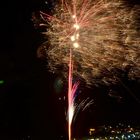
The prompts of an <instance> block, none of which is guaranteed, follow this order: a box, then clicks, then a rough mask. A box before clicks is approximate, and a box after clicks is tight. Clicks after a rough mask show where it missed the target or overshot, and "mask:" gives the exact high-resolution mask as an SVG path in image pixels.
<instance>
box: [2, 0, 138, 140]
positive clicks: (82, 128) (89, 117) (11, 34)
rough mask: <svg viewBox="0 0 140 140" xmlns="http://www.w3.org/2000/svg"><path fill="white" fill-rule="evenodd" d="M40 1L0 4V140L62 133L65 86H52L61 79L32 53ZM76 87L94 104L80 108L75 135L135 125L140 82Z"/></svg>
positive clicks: (36, 139) (39, 37) (42, 137)
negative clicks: (91, 129) (103, 127)
mask: <svg viewBox="0 0 140 140" xmlns="http://www.w3.org/2000/svg"><path fill="white" fill-rule="evenodd" d="M138 1H139V0H138ZM138 1H130V2H129V4H130V5H132V6H133V4H139V2H138ZM44 3H45V2H44V1H43V0H42V1H41V0H24V1H16V0H14V1H10V0H9V1H4V3H3V4H1V5H0V7H1V12H0V15H1V16H0V19H1V26H0V28H1V30H0V31H1V44H0V140H23V139H24V140H31V139H33V140H46V139H48V137H49V138H50V137H51V139H52V140H55V139H56V140H59V139H60V136H61V135H62V136H63V135H65V133H66V132H67V124H66V116H65V112H66V108H67V107H66V104H67V103H66V100H64V96H65V94H66V93H67V90H66V87H64V84H62V85H61V86H60V85H57V83H58V81H59V80H60V81H61V77H60V76H58V75H54V74H52V73H49V72H48V70H47V62H46V61H45V60H43V59H40V58H38V57H37V49H38V47H39V46H40V45H41V43H42V42H43V37H42V35H41V33H40V30H39V29H36V28H35V27H34V24H33V22H32V20H31V17H32V13H33V12H35V11H38V10H42V9H43V10H44V9H45V8H46V7H45V4H44ZM58 90H59V91H58ZM78 91H79V92H81V98H87V97H90V98H91V99H93V100H94V103H93V105H91V106H90V107H89V108H88V109H87V110H85V111H84V112H79V114H78V116H77V118H76V120H75V123H74V124H73V127H74V129H73V131H74V134H75V135H84V134H85V135H86V134H87V132H88V128H89V127H96V126H99V125H102V124H115V123H118V122H124V123H128V124H129V123H131V124H134V125H135V124H137V125H139V124H140V119H139V118H140V94H139V92H140V81H129V80H128V79H127V78H126V79H125V78H124V79H123V80H122V83H120V84H119V85H116V86H111V87H106V86H102V87H91V88H87V87H82V86H81V87H80V88H79V90H78ZM64 139H65V138H64Z"/></svg>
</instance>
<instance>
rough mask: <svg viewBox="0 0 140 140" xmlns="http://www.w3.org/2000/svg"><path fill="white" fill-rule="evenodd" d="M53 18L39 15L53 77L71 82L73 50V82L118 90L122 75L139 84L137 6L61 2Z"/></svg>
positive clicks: (101, 0) (98, 0)
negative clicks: (110, 86) (70, 61)
mask: <svg viewBox="0 0 140 140" xmlns="http://www.w3.org/2000/svg"><path fill="white" fill-rule="evenodd" d="M52 13H53V14H52V15H50V14H47V13H45V12H44V13H43V12H41V14H40V15H41V18H42V23H41V24H40V26H44V27H46V32H43V33H44V34H45V36H46V37H47V39H48V40H49V41H47V42H45V43H44V44H43V46H45V47H46V50H47V58H48V60H49V62H48V66H49V68H50V70H51V71H52V72H56V73H57V72H59V73H61V72H62V75H65V76H66V77H68V76H67V71H68V68H67V64H68V63H69V49H70V48H71V49H72V52H73V53H72V54H73V55H72V59H73V60H74V69H73V70H74V72H73V73H74V76H76V77H80V78H81V80H83V81H85V82H86V83H87V85H90V84H94V85H98V84H101V83H102V84H106V85H109V84H114V83H116V82H118V79H120V78H122V77H123V75H124V73H125V75H127V77H128V78H129V79H138V78H140V57H139V56H140V32H139V19H138V16H139V13H140V8H139V7H138V6H133V7H128V6H126V3H125V2H123V1H122V0H95V1H93V0H62V1H59V0H58V1H57V3H56V5H55V8H54V10H53V12H52ZM48 44H49V45H48ZM48 46H50V47H48Z"/></svg>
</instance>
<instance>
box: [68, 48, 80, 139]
mask: <svg viewBox="0 0 140 140" xmlns="http://www.w3.org/2000/svg"><path fill="white" fill-rule="evenodd" d="M72 72H73V68H72V52H71V49H70V60H69V77H68V137H69V140H71V124H72V120H73V116H74V111H75V107H74V95H75V93H76V90H77V88H78V85H79V82H76V83H74V85H73V84H72V78H73V77H72Z"/></svg>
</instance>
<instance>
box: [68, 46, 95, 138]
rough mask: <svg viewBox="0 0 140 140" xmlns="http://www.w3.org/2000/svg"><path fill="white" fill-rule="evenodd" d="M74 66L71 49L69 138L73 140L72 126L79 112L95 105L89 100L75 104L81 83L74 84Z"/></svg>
mask: <svg viewBox="0 0 140 140" xmlns="http://www.w3.org/2000/svg"><path fill="white" fill-rule="evenodd" d="M72 75H73V65H72V52H71V49H70V58H69V77H68V137H69V140H71V137H72V134H71V125H72V122H73V121H74V120H75V118H76V116H77V114H78V112H79V111H80V110H81V109H82V111H84V110H85V109H86V108H88V107H89V106H90V105H91V104H93V100H90V99H89V98H87V99H85V100H82V101H81V102H80V103H77V104H76V103H75V98H76V97H75V95H76V90H77V88H78V86H79V82H75V83H74V84H73V82H72V81H73V76H72Z"/></svg>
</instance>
